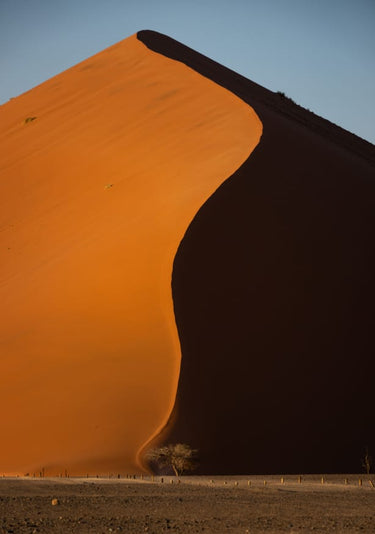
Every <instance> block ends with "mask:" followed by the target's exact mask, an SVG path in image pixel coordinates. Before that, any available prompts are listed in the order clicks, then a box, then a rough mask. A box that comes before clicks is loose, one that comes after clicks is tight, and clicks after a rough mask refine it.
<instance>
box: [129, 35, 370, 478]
mask: <svg viewBox="0 0 375 534" xmlns="http://www.w3.org/2000/svg"><path fill="white" fill-rule="evenodd" d="M138 38H139V39H140V40H141V41H142V42H143V43H144V44H145V45H146V46H148V47H149V48H150V49H151V50H153V51H155V52H158V53H161V54H164V55H165V56H168V57H170V58H172V59H175V60H178V61H181V62H183V63H186V64H187V65H188V66H189V67H191V68H193V69H195V70H196V71H198V72H199V73H201V74H202V75H203V76H206V77H208V78H210V79H211V80H213V81H215V82H216V83H218V84H220V85H222V86H223V87H225V88H227V89H229V90H230V91H232V92H233V93H234V94H236V95H237V96H239V97H240V98H242V99H243V100H244V101H246V102H247V103H248V104H249V105H250V106H252V107H253V108H254V110H255V111H256V113H257V114H258V116H259V118H260V120H261V121H262V123H263V135H262V138H261V141H260V143H259V145H258V146H257V147H256V149H255V150H254V151H253V153H252V154H251V155H250V157H249V158H248V160H247V161H246V162H245V163H244V164H243V165H242V166H241V167H240V168H239V169H238V170H237V172H236V173H235V174H234V175H233V176H231V177H230V179H228V180H227V181H226V182H225V183H224V184H223V185H222V186H221V187H220V188H219V189H218V190H217V191H216V192H215V194H214V195H213V196H212V197H211V198H210V199H209V200H208V201H207V202H206V203H205V204H204V205H203V206H202V207H201V209H200V210H199V212H198V213H197V214H196V216H195V218H194V220H193V221H192V223H191V224H190V226H189V228H188V229H187V231H186V234H185V236H184V238H183V240H182V242H181V244H180V247H179V250H178V252H177V255H176V257H175V261H174V270H173V281H172V288H173V299H174V307H175V315H176V321H177V326H178V331H179V336H180V341H181V348H182V362H181V374H180V380H179V386H178V393H177V400H176V407H175V412H174V414H173V415H172V417H171V420H170V424H169V425H168V427H167V428H166V429H165V431H164V435H163V438H164V439H165V441H166V440H168V442H170V441H172V442H186V443H190V444H191V445H192V447H194V448H197V449H199V452H200V466H199V472H200V473H206V474H209V473H221V474H225V473H231V474H236V473H247V472H249V473H254V474H255V473H304V472H305V473H309V472H310V473H318V472H319V473H321V472H326V473H334V472H339V473H340V472H341V473H342V472H358V471H360V470H361V469H362V466H361V458H362V456H363V452H364V449H365V447H368V450H369V451H370V452H371V451H374V450H375V420H374V413H375V411H374V376H375V359H374V334H373V333H374V331H375V315H374V302H375V277H374V272H375V240H374V235H375V151H374V147H373V146H372V145H371V144H370V143H367V142H366V141H363V140H362V139H360V138H358V137H356V136H355V135H353V134H351V133H349V132H346V131H345V130H343V129H342V128H340V127H338V126H335V125H333V124H332V123H330V122H329V121H326V120H325V119H322V118H320V117H318V116H317V115H315V114H314V113H312V112H309V111H308V110H305V109H303V108H301V107H300V106H298V105H296V104H295V103H293V102H291V101H290V100H289V99H288V98H285V97H283V96H281V95H280V94H277V93H273V92H272V91H269V90H267V89H264V88H263V87H261V86H259V85H257V84H255V83H253V82H251V81H249V80H247V79H245V78H243V77H242V76H240V75H238V74H236V73H234V72H232V71H230V70H228V69H226V68H225V67H223V66H221V65H219V64H217V63H215V62H214V61H212V60H210V59H208V58H206V57H204V56H202V55H200V54H198V53H197V52H194V51H193V50H191V49H189V48H187V47H185V46H184V45H181V44H179V43H177V42H176V41H174V40H172V39H170V38H168V37H165V36H163V35H160V34H158V33H156V32H150V31H142V32H139V34H138Z"/></svg>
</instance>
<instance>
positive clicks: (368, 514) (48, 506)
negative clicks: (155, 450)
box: [0, 477, 375, 534]
mask: <svg viewBox="0 0 375 534" xmlns="http://www.w3.org/2000/svg"><path fill="white" fill-rule="evenodd" d="M286 481H287V482H286V484H285V485H281V484H280V479H279V480H273V479H270V478H268V479H267V486H266V487H264V486H263V480H254V479H253V480H252V485H251V486H250V487H248V486H247V483H246V480H245V479H241V478H240V479H236V480H234V479H227V480H226V482H227V484H226V485H224V483H223V482H224V481H223V479H218V478H216V477H215V480H214V482H213V483H210V482H209V481H208V480H202V479H195V480H194V481H188V482H185V481H183V482H182V483H181V484H180V485H177V484H173V485H172V484H170V483H169V480H168V479H165V482H164V484H160V483H157V482H155V483H154V484H148V483H139V482H135V483H128V482H127V481H119V482H117V481H116V482H113V481H99V482H96V481H92V480H88V481H80V482H79V481H71V482H67V483H62V482H54V481H48V480H43V481H9V480H0V517H1V519H0V531H1V532H4V533H11V532H14V533H16V532H17V533H20V534H26V533H27V534H30V533H33V532H34V533H39V532H40V533H50V532H54V533H64V534H67V533H79V534H86V533H87V534H89V533H90V534H93V533H95V534H108V533H110V532H114V533H115V532H136V533H137V534H139V533H141V532H149V533H150V534H157V533H159V532H181V533H182V534H190V533H197V532H206V533H209V534H211V533H212V534H216V533H225V532H230V533H233V534H246V533H253V534H255V533H256V534H258V533H264V532H266V533H268V534H279V533H280V534H281V533H289V534H293V533H294V534H296V533H297V532H298V533H301V532H303V533H304V532H317V533H319V534H320V533H333V532H335V533H336V532H340V533H345V534H353V533H355V532H366V533H370V532H375V514H374V507H375V491H374V490H373V489H372V488H371V487H369V486H363V487H362V488H359V487H358V486H355V483H354V482H355V481H354V480H353V481H351V483H350V486H343V485H342V482H343V481H342V479H338V478H337V477H335V478H332V479H331V480H330V483H329V484H328V483H326V484H325V485H324V486H321V485H320V484H319V481H317V480H314V481H313V482H308V481H307V482H306V481H303V483H302V484H301V485H298V484H297V483H296V481H295V480H294V482H293V481H292V479H289V480H288V479H286ZM235 483H238V486H235ZM52 499H57V500H58V504H57V505H55V506H53V505H52Z"/></svg>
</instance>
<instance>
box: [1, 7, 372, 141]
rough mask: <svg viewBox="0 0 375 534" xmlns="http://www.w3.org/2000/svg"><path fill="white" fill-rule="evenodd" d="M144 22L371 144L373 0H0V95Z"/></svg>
mask: <svg viewBox="0 0 375 534" xmlns="http://www.w3.org/2000/svg"><path fill="white" fill-rule="evenodd" d="M142 29H152V30H157V31H160V32H162V33H165V34H167V35H169V36H171V37H173V38H175V39H177V40H178V41H181V42H182V43H184V44H186V45H188V46H190V47H192V48H194V49H195V50H197V51H199V52H201V53H203V54H205V55H207V56H209V57H211V58H212V59H215V60H216V61H218V62H219V63H222V64H224V65H226V66H227V67H229V68H231V69H233V70H235V71H237V72H239V73H240V74H242V75H244V76H246V77H247V78H250V79H251V80H253V81H255V82H257V83H258V84H260V85H263V86H265V87H267V88H269V89H271V90H273V91H283V92H285V93H286V94H287V95H288V96H290V97H291V98H293V100H295V101H296V102H297V103H298V104H301V105H302V106H304V107H307V108H309V109H311V110H312V111H314V112H315V113H317V114H318V115H321V116H323V117H325V118H326V119H329V120H330V121H332V122H334V123H336V124H338V125H340V126H342V127H343V128H346V129H347V130H349V131H351V132H353V133H356V134H357V135H359V136H360V137H362V138H364V139H367V140H368V141H371V142H372V143H374V144H375V0H0V73H1V75H0V103H4V102H6V101H7V100H8V99H9V98H10V97H14V96H17V95H19V94H21V93H23V92H25V91H27V90H28V89H30V88H32V87H34V86H35V85H38V84H39V83H41V82H43V81H44V80H46V79H48V78H50V77H51V76H53V75H55V74H58V73H59V72H61V71H62V70H65V69H66V68H68V67H70V66H72V65H74V64H75V63H78V62H79V61H82V60H84V59H86V58H87V57H89V56H91V55H93V54H95V53H96V52H99V51H100V50H102V49H104V48H106V47H107V46H109V45H111V44H114V43H115V42H117V41H120V40H122V39H124V38H126V37H128V36H129V35H132V34H133V33H136V32H137V31H139V30H142Z"/></svg>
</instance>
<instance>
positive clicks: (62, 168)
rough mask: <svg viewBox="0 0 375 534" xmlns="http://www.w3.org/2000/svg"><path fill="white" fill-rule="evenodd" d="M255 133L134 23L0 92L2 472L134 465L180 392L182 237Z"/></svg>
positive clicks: (252, 118) (209, 84)
mask: <svg viewBox="0 0 375 534" xmlns="http://www.w3.org/2000/svg"><path fill="white" fill-rule="evenodd" d="M261 132H262V124H261V122H260V120H259V119H258V117H257V115H256V114H255V112H254V111H253V110H252V109H251V107H250V106H249V105H248V104H245V103H244V102H243V101H241V100H240V99H239V98H238V97H236V96H234V95H233V94H232V93H231V92H229V91H228V90H226V89H224V88H223V87H220V86H219V85H217V84H216V83H214V82H213V81H211V80H209V79H207V78H206V77H204V76H202V75H200V74H198V73H197V72H195V71H194V70H192V69H190V68H189V67H187V66H186V65H184V64H182V63H180V62H177V61H174V60H172V59H170V58H166V57H164V56H163V55H160V54H158V53H155V52H153V51H151V50H150V49H148V48H147V47H146V46H145V45H144V44H143V43H142V42H140V41H139V40H138V39H137V37H136V36H132V37H130V38H128V39H126V40H125V41H123V42H121V43H118V44H117V45H114V46H113V47H111V48H109V49H107V50H105V51H103V52H101V53H99V54H98V55H96V56H94V57H92V58H90V59H88V60H86V61H84V62H83V63H80V64H79V65H77V66H75V67H73V68H71V69H69V70H67V71H66V72H64V73H62V74H60V75H58V76H56V77H54V78H52V79H51V80H48V81H47V82H45V83H43V84H42V85H40V86H38V87H36V88H34V89H32V90H31V91H29V92H27V93H25V94H24V95H21V96H20V97H18V98H15V99H13V100H11V101H10V102H9V103H7V104H5V105H3V106H1V107H0V147H1V148H0V150H1V160H0V161H1V163H0V199H1V200H0V202H1V209H0V229H1V232H0V247H1V248H0V251H1V281H0V301H1V303H2V306H1V310H2V311H1V321H0V329H1V330H0V351H1V352H0V354H1V360H0V406H1V428H2V432H1V434H2V437H1V440H0V472H5V473H9V474H11V473H21V474H22V473H24V472H33V471H37V472H38V471H39V470H41V469H42V468H43V467H44V468H45V472H46V473H47V474H48V473H50V474H57V473H59V472H63V471H64V470H65V469H67V470H68V471H69V472H70V473H71V474H79V473H86V472H90V473H101V472H104V473H106V472H108V471H116V472H117V471H122V472H123V471H126V470H139V465H138V464H137V459H136V455H137V452H138V450H139V449H140V447H141V446H142V445H143V444H144V443H145V442H146V441H147V440H148V439H149V438H150V437H151V436H152V435H154V434H155V433H158V431H159V430H160V429H161V428H162V427H163V425H164V424H165V422H166V420H167V418H168V416H169V414H170V412H171V409H172V407H173V404H174V400H175V395H176V388H177V381H178V373H179V367H180V347H179V340H178V336H177V331H176V326H175V320H174V314H173V303H172V296H171V274H172V265H173V260H174V257H175V254H176V251H177V249H178V246H179V243H180V241H181V239H182V237H183V235H184V233H185V231H186V229H187V227H188V225H189V223H190V222H191V220H192V219H193V217H194V215H195V214H196V212H197V211H198V209H199V208H200V206H201V205H202V204H203V203H204V202H205V201H206V199H207V198H208V197H209V196H210V195H211V194H212V193H213V192H214V191H215V190H216V188H217V187H218V186H219V185H220V184H221V183H222V182H223V181H224V180H226V179H227V178H228V177H229V176H230V175H231V174H233V173H234V172H235V170H236V169H237V168H238V167H239V166H240V165H241V164H242V163H243V162H244V161H245V160H246V158H247V157H248V156H249V154H250V153H251V151H252V150H253V148H254V147H255V146H256V145H257V143H258V141H259V138H260V136H261Z"/></svg>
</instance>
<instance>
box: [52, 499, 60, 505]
mask: <svg viewBox="0 0 375 534" xmlns="http://www.w3.org/2000/svg"><path fill="white" fill-rule="evenodd" d="M51 504H52V506H57V505H58V504H59V500H58V499H52V501H51Z"/></svg>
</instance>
